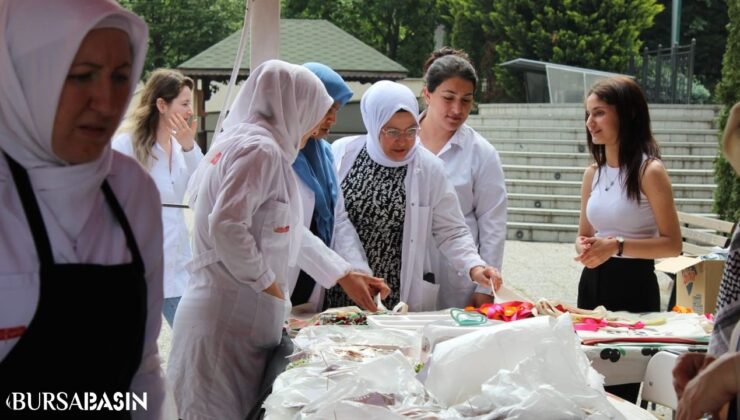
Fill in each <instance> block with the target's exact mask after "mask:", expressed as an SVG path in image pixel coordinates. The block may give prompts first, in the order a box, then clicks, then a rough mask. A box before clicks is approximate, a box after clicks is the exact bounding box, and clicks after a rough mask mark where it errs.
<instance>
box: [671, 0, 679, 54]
mask: <svg viewBox="0 0 740 420" xmlns="http://www.w3.org/2000/svg"><path fill="white" fill-rule="evenodd" d="M680 37H681V0H673V1H672V3H671V45H674V44H678V39H679V38H680Z"/></svg>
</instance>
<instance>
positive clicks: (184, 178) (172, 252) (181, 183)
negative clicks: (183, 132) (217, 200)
mask: <svg viewBox="0 0 740 420" xmlns="http://www.w3.org/2000/svg"><path fill="white" fill-rule="evenodd" d="M170 143H171V146H172V163H171V168H170V163H169V162H168V158H167V154H166V153H165V151H164V149H162V147H161V146H160V145H159V144H157V143H155V144H154V147H153V148H152V155H153V156H154V159H152V163H151V168H148V169H149V175H151V177H152V179H154V183H155V184H156V185H157V189H158V190H159V196H160V198H161V199H162V203H167V204H183V197H184V196H185V190H186V188H187V186H188V180H189V179H190V175H192V174H193V172H194V171H195V168H196V167H197V166H198V162H200V160H201V159H202V158H203V153H202V152H201V151H200V148H199V147H198V146H197V145H196V146H195V147H193V149H192V150H190V151H187V152H185V151H183V150H182V146H180V143H178V142H177V140H176V139H175V138H171V139H170ZM113 148H114V149H115V150H118V151H119V152H121V153H124V154H126V155H129V156H132V157H133V156H134V146H133V143H132V137H131V135H130V134H129V133H124V134H121V135H119V136H116V137H115V138H114V139H113ZM184 212H185V210H184V209H179V208H172V207H162V225H163V227H164V297H165V298H172V297H179V296H182V294H183V292H185V285H187V283H188V279H189V278H190V274H189V273H188V271H187V270H186V269H185V264H187V263H188V261H190V259H191V258H192V254H191V252H190V235H189V234H188V228H187V226H186V224H185V214H184Z"/></svg>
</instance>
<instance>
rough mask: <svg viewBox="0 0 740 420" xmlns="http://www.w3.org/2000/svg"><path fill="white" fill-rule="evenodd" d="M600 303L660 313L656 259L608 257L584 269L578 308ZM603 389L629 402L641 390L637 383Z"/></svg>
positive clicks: (610, 306) (617, 307) (619, 308)
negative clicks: (595, 265) (597, 264)
mask: <svg viewBox="0 0 740 420" xmlns="http://www.w3.org/2000/svg"><path fill="white" fill-rule="evenodd" d="M599 305H604V307H606V309H608V310H610V311H629V312H659V311H660V290H659V288H658V279H657V277H656V276H655V261H654V260H643V259H637V258H610V259H609V260H607V261H606V262H604V263H603V264H601V265H600V266H598V267H596V268H584V269H583V272H582V273H581V281H580V282H579V283H578V307H579V308H582V309H594V308H595V307H597V306H599ZM604 388H605V389H606V391H607V392H610V393H612V394H614V395H617V396H619V397H621V398H623V399H625V400H627V401H631V402H632V403H637V396H638V394H639V393H640V384H639V383H635V384H623V385H612V386H607V387H604Z"/></svg>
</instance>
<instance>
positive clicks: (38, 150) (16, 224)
mask: <svg viewBox="0 0 740 420" xmlns="http://www.w3.org/2000/svg"><path fill="white" fill-rule="evenodd" d="M146 42H147V29H146V25H145V24H144V22H143V21H141V20H140V19H139V18H138V17H136V16H135V15H133V14H131V13H130V12H127V11H125V10H124V9H122V8H121V7H120V6H119V5H118V4H116V3H115V2H112V1H92V0H70V1H65V2H48V1H45V0H25V1H3V2H0V74H2V77H0V149H1V152H2V153H1V154H0V214H2V217H0V232H2V234H0V291H1V292H0V378H2V379H1V380H0V400H2V401H3V404H0V410H13V409H14V408H22V406H21V405H16V406H13V405H12V404H11V407H8V406H7V405H6V404H5V402H6V401H8V400H9V399H10V398H9V394H10V393H11V392H13V393H16V394H15V395H16V396H17V395H18V394H17V393H21V392H23V393H25V394H23V395H26V397H27V398H28V399H27V400H26V403H27V405H26V407H28V404H30V405H31V406H33V407H38V405H39V403H40V402H41V401H40V399H41V398H42V394H41V392H42V391H43V392H44V393H49V392H51V393H52V394H53V396H54V397H56V398H57V399H56V400H55V401H54V404H53V407H54V408H56V410H61V411H65V412H66V411H75V412H78V414H80V415H81V414H83V413H79V410H81V407H80V405H79V404H78V405H74V404H72V401H74V399H75V398H77V401H78V402H79V401H80V400H79V399H80V398H82V399H85V398H86V397H85V394H83V393H95V396H96V398H98V399H102V398H107V399H108V400H109V401H111V402H114V394H115V393H118V392H128V391H133V392H135V393H136V394H137V395H138V396H139V397H144V394H146V397H145V398H146V399H147V406H148V407H147V410H143V409H142V408H139V409H138V410H136V411H133V412H131V413H129V412H128V411H119V410H120V408H119V409H116V408H113V409H107V408H104V409H103V410H102V411H99V412H97V413H96V417H97V418H130V416H132V417H134V418H158V417H159V412H160V407H161V402H162V400H163V396H164V386H163V381H162V378H161V375H160V367H159V363H160V362H159V355H158V351H157V343H156V340H157V336H158V334H159V329H160V324H161V315H160V311H161V305H162V223H161V219H160V215H159V206H160V203H159V194H158V193H157V189H156V187H155V186H154V183H153V182H152V181H151V179H150V178H149V176H148V175H147V174H146V173H145V172H144V171H143V170H142V169H141V167H140V166H139V165H138V164H137V163H136V162H135V161H134V160H132V159H130V158H128V157H125V156H123V155H120V154H118V153H116V152H113V151H112V150H111V148H110V138H111V136H112V134H113V132H114V131H115V129H116V126H117V125H118V123H119V122H120V120H121V117H122V116H123V113H124V111H125V109H126V106H127V104H128V101H129V99H130V97H131V95H132V93H133V90H134V86H135V84H136V81H137V80H138V79H139V76H140V74H141V69H142V66H143V62H144V56H145V53H146ZM112 313H115V315H111V314H112ZM30 372H37V374H35V375H31V374H30ZM103 394H105V395H103ZM47 399H48V398H47ZM44 408H46V409H47V410H48V409H49V406H43V407H42V410H43V409H44ZM123 410H127V408H123ZM24 414H25V415H29V414H34V415H38V416H40V417H44V414H43V412H36V411H35V412H34V413H30V412H25V413H23V412H20V413H19V412H2V411H0V417H2V418H7V417H11V418H12V417H14V416H18V415H20V416H23V415H24ZM47 414H48V415H49V416H58V415H60V414H61V413H58V412H55V413H47ZM76 416H77V415H76V414H74V413H72V417H76Z"/></svg>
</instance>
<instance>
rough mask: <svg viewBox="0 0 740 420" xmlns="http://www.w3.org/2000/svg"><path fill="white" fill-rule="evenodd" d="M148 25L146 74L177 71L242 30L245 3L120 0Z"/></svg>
mask: <svg viewBox="0 0 740 420" xmlns="http://www.w3.org/2000/svg"><path fill="white" fill-rule="evenodd" d="M119 3H120V4H121V5H122V6H123V7H125V8H127V9H128V10H131V11H132V12H134V13H136V14H137V15H139V16H141V17H142V18H143V19H144V20H145V21H146V23H147V24H148V25H149V51H148V52H147V58H146V64H145V66H144V72H145V74H148V72H150V71H151V70H153V69H156V68H158V67H177V66H178V65H179V64H180V63H182V62H184V61H185V60H187V59H189V58H190V57H192V56H194V55H196V54H198V53H199V52H201V51H203V50H205V49H206V48H208V47H210V46H211V45H213V44H215V43H216V42H218V41H220V40H222V39H224V38H226V37H227V36H229V35H231V34H232V33H233V32H234V31H236V30H237V29H239V28H241V26H242V22H243V20H244V5H245V2H244V0H119Z"/></svg>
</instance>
